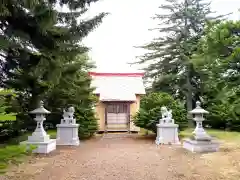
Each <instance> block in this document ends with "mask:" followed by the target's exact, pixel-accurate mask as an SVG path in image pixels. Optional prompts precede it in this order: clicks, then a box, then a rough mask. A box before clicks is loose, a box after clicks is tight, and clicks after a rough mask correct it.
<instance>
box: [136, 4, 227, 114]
mask: <svg viewBox="0 0 240 180" xmlns="http://www.w3.org/2000/svg"><path fill="white" fill-rule="evenodd" d="M160 9H161V12H166V13H165V14H157V15H156V17H155V19H156V20H158V21H159V24H160V25H159V27H158V28H156V29H157V30H158V31H159V33H160V37H158V38H155V39H154V40H153V41H152V42H150V43H149V44H146V45H144V46H141V48H144V49H147V50H149V52H148V53H146V54H145V55H144V56H143V57H141V60H140V61H139V62H137V63H140V64H143V63H149V65H148V67H147V68H145V70H146V72H147V73H146V77H145V78H152V79H154V81H153V84H152V88H153V89H152V90H153V91H156V90H158V91H165V92H168V93H171V94H172V95H173V96H175V97H178V98H180V99H182V100H185V101H186V106H187V110H188V111H189V110H191V109H192V108H193V105H192V102H193V101H194V100H196V98H198V97H197V96H198V91H199V85H200V84H199V77H198V73H197V72H196V71H195V70H194V68H193V65H192V62H191V56H192V54H193V53H194V52H195V51H196V50H197V43H198V40H199V39H200V38H201V36H202V35H203V32H204V26H205V24H206V22H208V21H209V20H212V19H216V18H220V17H222V16H219V17H214V18H213V17H210V15H211V13H212V12H211V10H210V3H205V2H204V1H203V0H185V1H179V0H166V3H165V4H164V5H161V6H160ZM182 97H184V98H182Z"/></svg>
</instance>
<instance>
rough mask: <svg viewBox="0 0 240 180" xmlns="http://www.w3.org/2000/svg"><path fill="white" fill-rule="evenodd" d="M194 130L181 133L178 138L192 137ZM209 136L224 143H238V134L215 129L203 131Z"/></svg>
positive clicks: (239, 135)
mask: <svg viewBox="0 0 240 180" xmlns="http://www.w3.org/2000/svg"><path fill="white" fill-rule="evenodd" d="M193 130H194V129H186V130H184V131H181V132H180V134H179V136H180V137H181V138H186V137H190V136H191V135H192V132H193ZM205 130H206V131H207V133H208V134H209V135H211V136H212V137H216V138H218V139H220V140H224V141H240V132H230V131H223V130H215V129H205Z"/></svg>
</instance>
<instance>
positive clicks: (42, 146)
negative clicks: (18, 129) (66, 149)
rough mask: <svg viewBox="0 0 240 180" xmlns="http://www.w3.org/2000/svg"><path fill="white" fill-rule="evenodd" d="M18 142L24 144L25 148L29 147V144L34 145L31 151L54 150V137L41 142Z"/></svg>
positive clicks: (45, 152) (40, 152)
mask: <svg viewBox="0 0 240 180" xmlns="http://www.w3.org/2000/svg"><path fill="white" fill-rule="evenodd" d="M20 144H26V145H27V149H29V147H30V145H33V146H36V149H34V150H33V153H39V154H48V153H50V152H51V151H54V150H56V139H49V140H47V141H43V142H34V141H32V142H31V141H24V142H21V143H20Z"/></svg>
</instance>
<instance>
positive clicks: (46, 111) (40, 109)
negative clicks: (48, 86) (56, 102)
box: [29, 101, 51, 114]
mask: <svg viewBox="0 0 240 180" xmlns="http://www.w3.org/2000/svg"><path fill="white" fill-rule="evenodd" d="M29 113H30V114H50V113H51V112H50V111H48V110H46V109H45V108H44V107H43V101H40V103H39V107H38V108H37V109H34V110H33V111H30V112H29Z"/></svg>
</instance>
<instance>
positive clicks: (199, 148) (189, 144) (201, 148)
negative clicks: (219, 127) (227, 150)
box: [183, 139, 219, 153]
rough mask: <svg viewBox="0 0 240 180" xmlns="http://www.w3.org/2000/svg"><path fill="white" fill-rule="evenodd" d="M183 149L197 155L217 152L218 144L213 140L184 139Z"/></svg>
mask: <svg viewBox="0 0 240 180" xmlns="http://www.w3.org/2000/svg"><path fill="white" fill-rule="evenodd" d="M183 148H185V149H187V150H189V151H191V152H199V153H207V152H216V151H218V150H219V142H217V141H215V140H193V139H184V141H183Z"/></svg>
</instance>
